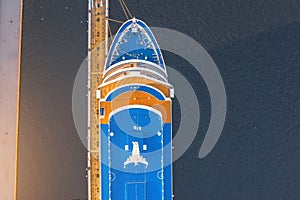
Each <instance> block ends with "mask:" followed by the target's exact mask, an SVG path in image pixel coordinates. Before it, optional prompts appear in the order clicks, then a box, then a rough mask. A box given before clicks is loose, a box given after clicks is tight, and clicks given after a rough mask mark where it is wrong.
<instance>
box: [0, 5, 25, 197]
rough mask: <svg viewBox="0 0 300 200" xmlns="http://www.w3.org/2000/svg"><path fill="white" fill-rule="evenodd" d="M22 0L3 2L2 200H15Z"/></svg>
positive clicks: (0, 63) (0, 30) (0, 41)
mask: <svg viewBox="0 0 300 200" xmlns="http://www.w3.org/2000/svg"><path fill="white" fill-rule="evenodd" d="M21 22H22V0H14V1H11V0H1V1H0V180H1V187H0V200H13V199H16V197H15V194H16V180H17V147H18V145H17V144H18V143H17V141H18V116H19V79H20V78H19V77H20V52H21V50H20V49H21Z"/></svg>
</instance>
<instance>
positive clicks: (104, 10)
mask: <svg viewBox="0 0 300 200" xmlns="http://www.w3.org/2000/svg"><path fill="white" fill-rule="evenodd" d="M88 12H89V31H88V34H89V36H88V37H89V56H88V59H89V62H88V63H89V83H88V84H89V85H88V88H89V100H88V101H89V106H88V107H89V119H88V126H89V129H88V151H89V152H88V160H89V161H88V190H89V191H88V192H89V194H88V196H89V200H98V199H100V194H101V191H100V189H101V185H100V182H101V176H100V171H101V169H100V168H101V165H100V160H99V159H100V145H99V140H100V137H99V108H98V104H97V101H96V90H97V86H98V84H99V82H100V81H101V78H102V71H103V67H104V63H105V57H106V53H107V49H108V44H105V41H107V38H108V19H107V17H108V0H89V10H88Z"/></svg>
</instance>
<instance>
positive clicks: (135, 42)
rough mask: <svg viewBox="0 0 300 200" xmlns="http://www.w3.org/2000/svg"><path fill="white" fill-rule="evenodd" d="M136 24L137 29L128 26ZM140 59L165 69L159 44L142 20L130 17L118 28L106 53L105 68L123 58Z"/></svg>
mask: <svg viewBox="0 0 300 200" xmlns="http://www.w3.org/2000/svg"><path fill="white" fill-rule="evenodd" d="M133 24H136V25H137V27H138V28H137V29H136V30H133V28H131V27H130V26H131V25H133ZM132 59H140V60H146V61H149V62H152V63H154V64H157V65H159V66H160V67H161V68H163V69H164V70H165V64H164V60H163V57H162V54H161V51H160V49H159V46H158V44H157V42H156V40H155V38H154V36H153V34H152V32H151V30H150V29H149V27H148V26H147V25H146V24H145V23H144V22H142V21H140V20H136V22H135V21H134V20H133V19H132V20H129V21H127V22H126V23H125V24H124V25H122V27H121V28H120V29H119V31H118V33H117V34H116V36H115V38H114V41H113V43H112V45H111V48H110V50H109V53H108V57H107V61H106V65H105V70H107V69H109V68H110V66H112V65H114V64H116V63H118V62H121V61H125V60H132Z"/></svg>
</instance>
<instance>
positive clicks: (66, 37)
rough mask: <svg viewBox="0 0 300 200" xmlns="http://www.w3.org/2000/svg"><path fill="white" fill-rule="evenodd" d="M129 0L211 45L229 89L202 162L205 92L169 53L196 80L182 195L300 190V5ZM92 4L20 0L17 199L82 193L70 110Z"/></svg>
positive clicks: (156, 22) (180, 178)
mask: <svg viewBox="0 0 300 200" xmlns="http://www.w3.org/2000/svg"><path fill="white" fill-rule="evenodd" d="M126 2H127V4H128V6H129V7H130V10H131V11H132V13H133V14H134V15H135V16H136V17H137V18H141V19H142V20H144V21H145V22H146V23H148V25H149V26H159V27H166V28H170V29H174V30H177V31H180V32H183V33H185V34H187V35H189V36H190V37H192V38H193V39H195V40H196V41H198V42H199V43H200V44H201V45H202V46H204V47H205V48H206V50H207V51H208V52H209V53H210V55H211V56H212V58H213V59H214V61H215V62H216V64H217V66H218V67H219V70H220V72H221V75H222V77H223V81H224V84H225V87H226V92H227V98H228V112H227V118H226V123H225V127H224V130H223V133H222V136H221V138H220V140H219V142H218V143H217V145H216V147H215V148H214V150H213V151H212V152H211V153H210V154H209V155H208V156H207V157H206V158H204V159H202V160H200V159H198V158H197V157H198V151H199V148H200V146H201V144H202V141H203V138H204V135H205V131H206V130H207V127H208V124H209V118H210V109H209V106H210V101H209V95H208V91H207V88H206V86H205V84H204V82H203V80H202V78H201V77H200V76H198V75H196V73H195V71H194V70H193V68H192V66H189V64H188V63H186V61H184V60H183V59H181V58H178V57H176V56H175V55H173V54H171V53H167V52H165V54H164V55H165V60H166V63H167V64H168V65H169V66H172V67H174V68H175V69H177V70H179V71H180V72H181V73H182V74H184V75H185V76H186V77H187V78H188V79H189V80H190V83H191V85H192V86H193V88H194V90H195V91H196V93H197V96H198V98H199V102H200V109H201V112H202V114H201V122H200V128H199V130H198V135H197V137H196V140H195V141H194V143H193V145H192V146H191V147H190V148H189V150H188V151H187V152H186V153H185V154H184V156H182V157H181V158H180V159H179V160H178V161H177V162H176V163H175V164H174V190H175V191H174V193H175V199H176V200H199V199H208V200H213V199H216V200H219V199H230V200H232V199H237V200H241V199H249V200H253V199H271V200H275V199H284V200H285V199H287V200H297V199H300V190H299V188H300V81H299V80H300V67H299V66H300V2H299V1H298V0H285V1H279V0H265V1H261V0H249V1H246V0H244V1H242V0H233V1H225V0H214V1H212V0H201V1H192V0H185V1H178V0H164V1H162V0H160V1H159V0H151V1H150V0H148V1H145V0H139V1H137V0H131V1H129V0H127V1H126ZM111 7H112V8H111V14H112V17H113V18H115V19H120V20H124V19H125V17H124V15H123V14H122V11H121V9H120V6H119V5H118V1H113V2H111ZM86 11H87V2H86V1H80V0H24V27H23V28H24V29H23V49H22V50H23V58H22V69H21V73H22V74H21V121H20V123H21V125H20V153H19V156H20V158H19V163H20V166H19V189H18V198H19V199H20V200H35V199H37V200H42V199H43V200H48V199H49V200H53V199H55V200H65V199H66V200H68V199H86V198H87V179H86V177H85V175H86V172H85V168H86V150H85V148H84V146H83V145H82V144H81V141H80V139H79V137H78V136H77V134H76V130H75V126H74V123H73V119H72V109H71V98H72V88H73V82H74V79H75V75H76V73H77V70H78V68H79V66H80V64H81V62H82V61H83V59H84V58H85V57H86V55H87V23H86V20H87V12H86ZM116 28H117V25H114V27H113V30H115V29H116ZM174 102H175V103H174V104H175V105H174V109H175V110H178V109H179V106H178V103H176V102H177V101H174ZM179 120H180V119H179V116H178V115H176V116H175V119H174V127H178V123H179Z"/></svg>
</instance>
